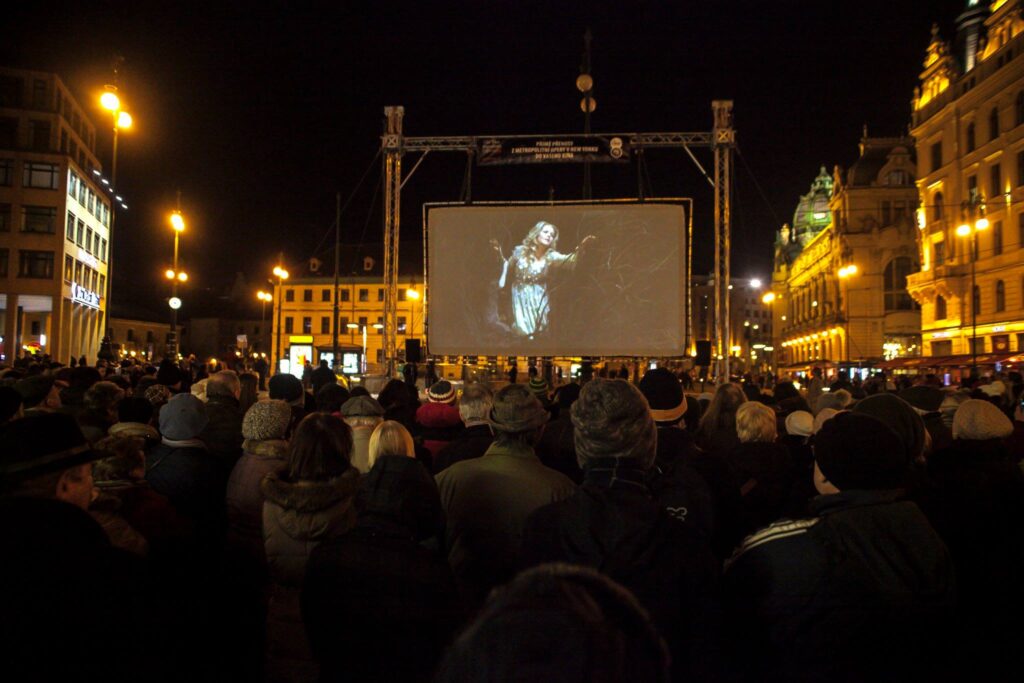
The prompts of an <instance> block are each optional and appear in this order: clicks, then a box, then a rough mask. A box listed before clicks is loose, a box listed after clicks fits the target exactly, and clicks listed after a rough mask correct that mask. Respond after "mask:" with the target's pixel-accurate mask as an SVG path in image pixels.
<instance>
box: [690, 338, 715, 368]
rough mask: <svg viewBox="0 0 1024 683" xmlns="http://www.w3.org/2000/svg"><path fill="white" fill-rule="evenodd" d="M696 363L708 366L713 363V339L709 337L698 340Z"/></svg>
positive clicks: (694, 361) (694, 360)
mask: <svg viewBox="0 0 1024 683" xmlns="http://www.w3.org/2000/svg"><path fill="white" fill-rule="evenodd" d="M693 363H694V365H701V366H704V367H707V366H708V365H711V341H710V340H708V339H698V340H697V356H696V357H695V358H694V359H693Z"/></svg>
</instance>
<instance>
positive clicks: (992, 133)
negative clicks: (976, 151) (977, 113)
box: [988, 107, 999, 140]
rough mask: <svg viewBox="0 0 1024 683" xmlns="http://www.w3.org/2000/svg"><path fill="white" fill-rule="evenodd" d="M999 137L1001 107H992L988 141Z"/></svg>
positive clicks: (989, 118)
mask: <svg viewBox="0 0 1024 683" xmlns="http://www.w3.org/2000/svg"><path fill="white" fill-rule="evenodd" d="M997 137H999V107H992V111H990V112H989V113H988V139H989V140H995V139H996V138H997Z"/></svg>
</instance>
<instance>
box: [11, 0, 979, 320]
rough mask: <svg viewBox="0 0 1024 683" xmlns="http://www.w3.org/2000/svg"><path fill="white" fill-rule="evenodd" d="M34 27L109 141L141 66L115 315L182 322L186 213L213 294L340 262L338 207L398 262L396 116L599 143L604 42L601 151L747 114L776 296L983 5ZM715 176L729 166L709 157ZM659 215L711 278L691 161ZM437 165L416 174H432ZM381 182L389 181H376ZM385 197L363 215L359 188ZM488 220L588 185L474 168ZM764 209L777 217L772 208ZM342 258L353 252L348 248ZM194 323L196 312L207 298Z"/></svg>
mask: <svg viewBox="0 0 1024 683" xmlns="http://www.w3.org/2000/svg"><path fill="white" fill-rule="evenodd" d="M336 4H338V5H340V6H341V7H340V8H339V7H336V6H332V7H330V8H326V7H325V8H317V7H310V6H309V5H307V3H289V5H299V6H301V8H296V7H294V6H287V7H286V6H284V5H266V4H263V5H261V4H256V3H244V4H241V3H232V6H231V7H218V6H215V3H202V4H199V3H196V4H191V3H189V4H187V5H185V4H180V3H150V2H142V3H135V2H132V3H102V2H93V3H83V2H74V3H64V2H48V3H17V4H16V5H15V6H13V7H9V8H8V9H6V10H5V11H4V14H5V19H4V28H5V30H4V35H5V39H4V41H2V44H0V63H3V64H5V65H9V66H17V67H25V68H34V69H40V70H48V71H55V72H57V73H58V74H60V75H61V77H62V78H63V79H64V80H65V82H66V83H67V84H68V85H69V86H70V87H71V89H72V90H73V91H74V92H76V93H77V94H78V96H79V98H80V101H81V103H82V104H83V106H85V107H86V108H87V109H89V108H90V107H91V109H90V111H91V112H92V113H93V116H94V121H96V122H97V125H98V126H99V125H101V124H102V126H103V129H104V131H103V132H102V133H101V135H100V136H99V142H98V148H99V149H98V151H99V155H100V158H101V159H102V160H103V161H104V165H107V164H108V163H109V158H110V135H109V132H106V130H105V129H106V127H107V126H106V121H107V119H106V118H105V117H104V116H103V113H102V112H101V110H99V109H98V106H96V105H95V104H94V98H95V96H96V95H97V94H98V92H99V91H100V90H101V88H102V86H103V84H104V83H107V82H110V81H111V79H112V75H111V70H110V64H111V62H112V57H113V55H114V54H115V53H119V54H121V55H123V56H124V58H125V64H124V71H123V74H122V78H121V93H122V95H123V99H124V101H125V103H126V108H127V109H128V110H129V111H130V112H131V113H132V115H133V116H134V118H135V122H136V126H135V129H134V130H133V131H132V132H130V133H128V134H123V135H122V137H121V142H120V152H119V157H118V175H119V185H120V189H121V190H122V191H123V194H124V196H125V198H126V201H127V202H128V205H129V207H130V209H129V211H128V212H126V213H122V214H119V216H118V223H117V232H116V237H115V271H116V272H115V280H114V286H115V291H114V297H115V300H116V299H117V298H118V297H123V298H127V299H129V300H131V301H132V302H133V303H136V304H140V305H144V306H146V307H148V308H151V309H152V310H156V311H160V310H163V308H162V307H163V304H162V303H161V296H165V295H166V294H165V293H163V294H162V291H163V288H164V287H165V285H164V284H163V282H164V281H163V280H162V272H163V269H164V268H165V267H166V266H167V264H168V262H169V260H170V252H171V245H172V231H171V230H170V229H169V227H168V225H167V218H166V216H167V213H168V212H169V211H170V210H171V209H172V208H173V207H174V202H175V193H176V191H177V190H180V191H181V193H182V210H183V212H184V213H185V215H186V220H187V222H188V231H187V232H186V233H185V234H184V236H183V241H182V250H183V251H182V253H183V265H184V267H185V268H186V269H188V270H189V272H190V274H191V278H192V279H191V281H190V284H189V288H190V289H191V290H192V291H198V292H209V293H214V292H218V291H221V290H222V289H223V288H224V287H225V286H226V285H227V284H229V283H230V282H231V280H232V279H233V277H234V273H235V272H236V271H242V272H244V273H245V274H246V275H247V276H248V277H249V278H250V280H251V282H252V283H253V289H254V290H255V288H256V287H257V286H258V285H259V280H260V279H262V278H264V277H265V276H266V275H269V273H270V270H271V268H272V266H273V264H274V262H275V261H276V259H277V253H278V251H281V250H283V251H284V252H285V254H286V260H288V261H289V262H290V263H292V264H296V263H298V262H301V261H304V260H306V259H308V258H309V257H310V256H313V255H318V256H320V257H321V258H322V259H324V260H327V261H329V260H330V254H331V244H330V242H329V240H328V241H325V240H324V238H325V236H326V235H327V234H328V233H329V232H330V233H332V226H333V222H334V212H335V195H336V193H339V192H340V193H341V195H342V198H343V200H345V199H347V198H348V197H349V196H350V195H353V192H354V195H353V199H352V202H351V204H350V205H349V208H348V209H347V210H346V211H345V213H344V214H343V216H342V231H343V240H344V241H345V242H352V243H359V242H365V243H370V242H379V241H380V240H381V237H380V235H381V225H382V218H381V192H380V191H379V182H380V178H381V171H380V162H379V161H377V162H376V163H373V164H372V165H371V162H372V160H373V158H374V155H375V154H376V152H377V149H378V147H379V135H380V132H381V127H382V122H383V107H384V106H385V105H389V104H401V105H404V106H405V110H406V116H405V133H406V134H407V135H445V134H482V135H483V134H512V133H526V134H533V133H537V134H542V133H572V132H580V131H582V127H583V116H582V113H581V111H580V108H579V99H580V94H579V93H578V92H577V90H576V88H575V85H574V83H575V79H576V76H577V75H578V73H579V67H580V62H581V55H582V51H583V33H584V30H585V29H586V28H587V27H590V28H591V31H592V33H593V57H592V71H591V73H592V75H593V78H594V83H595V85H594V97H595V99H596V101H597V110H596V112H595V113H594V116H593V120H592V121H593V123H592V126H593V130H594V131H595V132H630V131H707V130H710V128H711V100H712V99H715V98H721V99H732V100H734V101H735V106H734V115H735V126H736V129H737V139H738V143H739V150H740V155H739V157H738V158H737V164H736V196H737V201H736V204H735V205H734V214H733V218H734V228H733V234H734V241H735V245H736V247H735V257H734V263H733V274H734V276H735V277H747V276H750V277H753V276H760V277H764V276H767V275H768V274H769V272H770V254H771V247H770V245H771V239H772V235H773V232H774V230H776V229H777V228H778V227H779V225H780V224H781V222H783V221H790V220H791V218H792V213H793V209H794V208H795V206H796V202H797V199H798V196H799V195H800V194H802V193H804V192H807V190H808V188H809V186H810V183H811V180H812V179H813V178H814V176H815V175H816V173H817V170H818V168H819V166H821V165H825V166H826V167H827V168H828V169H829V170H831V168H832V167H833V165H835V164H840V165H842V166H844V167H845V166H848V165H849V164H851V163H852V162H853V161H854V160H855V158H856V153H857V142H858V139H859V137H860V135H861V130H862V126H863V125H864V124H867V125H868V128H869V132H870V133H871V134H872V135H898V134H900V133H903V132H905V131H906V127H907V124H908V121H909V110H910V104H909V102H910V98H911V95H912V91H913V88H914V86H915V85H916V84H917V77H918V74H919V73H920V71H921V66H922V60H923V58H924V51H925V48H926V46H927V44H928V41H929V35H930V34H929V30H930V27H931V24H932V23H933V22H938V23H939V24H940V26H941V27H942V29H943V35H944V36H945V37H947V38H950V37H951V36H952V25H953V21H954V19H955V17H956V15H957V14H958V13H959V12H960V10H961V9H962V8H963V7H964V6H965V5H966V3H965V2H964V1H963V0H945V1H942V2H924V1H922V0H909V1H902V0H900V1H890V2H877V1H875V0H868V1H863V0H857V1H853V2H795V1H791V2H766V1H757V2H753V1H749V2H728V1H722V2H683V1H677V2H662V3H652V2H592V3H580V4H574V3H565V2H558V1H555V0H549V1H548V2H526V1H523V0H518V1H504V0H503V1H501V2H494V1H491V2H479V1H478V2H473V3H455V2H415V3H413V2H358V3H351V2H349V3H336ZM697 154H698V157H699V158H700V160H701V161H702V163H704V164H705V166H707V167H708V168H709V169H710V167H711V160H712V159H711V152H710V150H698V151H697ZM647 159H648V162H647V166H648V171H649V177H650V183H649V186H648V190H647V192H648V195H649V196H690V197H693V198H694V199H695V202H696V205H697V213H696V218H697V223H696V233H697V238H696V239H697V246H696V268H697V269H698V270H706V269H707V268H709V267H710V251H711V250H710V240H711V235H712V232H711V228H710V219H711V207H712V194H711V189H710V187H709V186H708V185H707V183H706V181H704V180H703V179H702V178H701V176H700V174H699V173H698V171H697V170H696V168H695V166H694V165H693V163H692V162H691V161H690V160H689V159H688V158H687V157H686V155H685V154H684V153H683V152H682V151H678V152H677V151H671V152H669V151H651V152H649V153H648V154H647ZM415 161H416V156H415V155H407V156H406V159H405V168H406V169H410V168H411V167H412V165H413V163H415ZM464 168H465V158H464V157H463V156H462V155H460V154H454V153H444V154H441V153H439V154H436V155H431V156H429V157H428V158H427V159H426V160H425V161H424V163H423V164H422V166H421V167H420V168H419V170H418V171H417V172H416V174H415V176H413V178H412V180H410V182H409V183H408V185H407V186H406V189H405V190H404V191H403V197H402V203H403V214H402V221H403V233H402V234H403V250H406V249H408V250H412V251H416V252H418V251H419V250H420V244H419V241H420V240H421V211H420V209H421V204H422V203H423V202H425V201H454V200H457V199H458V198H459V195H460V191H461V188H462V185H463V176H464ZM593 168H594V175H593V188H594V196H595V198H605V197H623V196H635V194H636V192H637V175H636V167H635V165H632V164H631V165H614V166H612V165H607V166H595V167H593ZM368 169H369V172H368V173H367V171H368ZM364 174H365V176H366V177H365V181H364V182H363V184H362V186H361V187H360V188H359V189H358V191H356V188H357V185H358V183H359V180H360V178H361V177H363V176H364ZM473 181H474V182H473V198H474V199H475V200H503V199H546V198H547V197H548V194H549V192H550V191H552V190H553V192H554V196H555V198H556V199H577V198H579V197H580V196H581V191H582V167H581V166H579V165H575V164H573V165H544V166H541V165H534V166H529V167H519V168H507V167H506V168H494V167H488V168H480V167H478V168H476V169H474V172H473ZM762 192H763V194H762ZM332 234H333V233H332ZM184 298H186V300H187V298H188V297H187V296H185V297H184Z"/></svg>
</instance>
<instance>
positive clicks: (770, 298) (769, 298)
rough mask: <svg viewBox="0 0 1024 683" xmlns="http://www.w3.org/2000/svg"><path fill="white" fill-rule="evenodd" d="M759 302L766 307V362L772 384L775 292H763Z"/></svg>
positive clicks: (773, 373) (773, 376)
mask: <svg viewBox="0 0 1024 683" xmlns="http://www.w3.org/2000/svg"><path fill="white" fill-rule="evenodd" d="M761 303H763V304H764V305H765V306H767V307H768V324H769V325H771V327H770V328H768V346H769V347H771V351H769V352H768V353H771V354H772V355H771V361H770V362H769V363H768V370H769V371H770V372H771V373H772V384H774V383H775V315H774V313H775V307H774V306H773V305H772V304H774V303H775V292H765V293H764V296H762V297H761Z"/></svg>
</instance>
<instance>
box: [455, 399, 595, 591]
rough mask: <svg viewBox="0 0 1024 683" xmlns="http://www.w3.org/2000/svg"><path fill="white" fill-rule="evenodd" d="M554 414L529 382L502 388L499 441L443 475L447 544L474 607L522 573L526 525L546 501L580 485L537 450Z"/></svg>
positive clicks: (496, 417) (494, 418)
mask: <svg viewBox="0 0 1024 683" xmlns="http://www.w3.org/2000/svg"><path fill="white" fill-rule="evenodd" d="M547 420H548V413H547V411H546V410H544V407H543V406H542V405H541V404H540V401H538V400H537V399H536V397H535V396H533V394H531V393H530V390H529V389H527V388H526V386H525V385H523V384H509V385H508V386H505V387H502V388H501V389H500V390H499V391H498V393H497V394H495V395H494V406H493V407H492V408H491V415H490V424H491V428H492V429H494V432H495V435H496V436H495V440H494V443H493V444H491V447H490V448H488V449H487V452H486V453H484V455H483V456H482V457H480V458H473V459H472V460H463V461H462V462H459V463H455V464H454V465H452V466H451V467H449V468H448V469H446V470H444V471H443V472H441V473H440V474H438V475H437V477H436V479H437V487H438V490H439V492H440V494H441V505H442V507H444V510H445V514H446V515H447V518H448V519H447V527H446V532H445V536H446V545H447V547H448V562H449V564H451V567H452V571H453V572H454V573H455V579H456V581H457V582H458V585H459V589H460V591H461V593H462V595H463V599H464V600H465V601H466V603H467V606H470V607H475V606H478V605H479V604H481V603H482V602H483V600H484V598H485V597H486V596H487V593H488V591H490V590H491V588H493V587H494V586H496V585H498V584H501V583H504V582H506V581H508V580H509V579H511V578H512V577H513V576H514V575H515V571H516V565H517V558H518V557H519V550H520V545H521V543H522V534H523V525H524V524H525V523H526V518H527V517H529V515H530V513H531V512H533V511H534V510H536V509H537V508H539V507H542V506H544V505H547V504H548V503H554V502H556V501H559V500H562V499H564V498H568V497H569V496H570V495H572V492H573V490H574V488H575V487H574V486H573V483H572V481H570V480H569V479H568V478H567V477H566V476H565V475H563V474H560V473H558V472H556V471H554V470H552V469H550V468H548V467H545V466H544V465H542V464H541V462H540V460H538V459H537V455H536V454H535V452H534V446H535V445H536V443H537V441H538V439H539V438H540V433H541V431H542V430H543V428H544V423H545V422H547Z"/></svg>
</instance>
